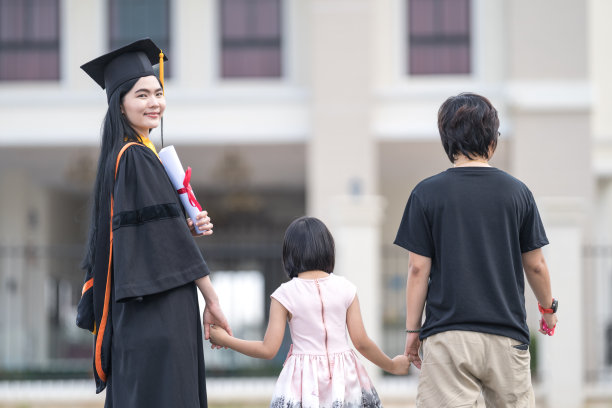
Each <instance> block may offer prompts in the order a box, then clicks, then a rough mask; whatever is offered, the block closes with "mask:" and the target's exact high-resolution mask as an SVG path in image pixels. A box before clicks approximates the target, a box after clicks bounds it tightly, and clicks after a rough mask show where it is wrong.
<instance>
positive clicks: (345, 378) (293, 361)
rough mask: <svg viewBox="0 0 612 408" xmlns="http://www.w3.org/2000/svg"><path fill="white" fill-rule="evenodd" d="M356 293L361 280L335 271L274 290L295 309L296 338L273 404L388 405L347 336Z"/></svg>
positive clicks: (305, 407)
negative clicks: (347, 278)
mask: <svg viewBox="0 0 612 408" xmlns="http://www.w3.org/2000/svg"><path fill="white" fill-rule="evenodd" d="M355 293H356V289H355V285H353V284H352V283H350V282H349V281H348V280H346V279H345V278H342V277H340V276H335V275H333V274H330V275H329V276H327V277H325V278H319V279H300V278H293V279H292V280H290V281H289V282H286V283H283V284H282V285H281V286H280V287H279V288H278V289H276V291H274V293H272V295H271V296H272V298H274V299H276V300H278V301H279V302H280V303H281V304H282V305H283V306H284V307H285V308H286V309H287V310H288V311H289V312H290V313H291V315H292V318H291V320H290V321H289V329H290V330H291V339H292V340H293V344H292V345H291V349H290V351H289V355H288V356H287V360H286V361H285V364H284V366H283V370H282V371H281V373H280V375H279V377H278V381H277V382H276V387H275V389H274V395H273V397H272V402H271V403H270V407H272V408H281V407H283V408H340V407H346V408H349V407H350V408H354V407H355V408H356V407H381V406H382V405H381V403H380V399H379V398H378V394H377V393H376V390H375V389H374V387H373V386H372V382H371V381H370V378H369V377H368V374H367V373H366V370H365V368H364V367H363V365H362V364H361V363H360V362H359V360H358V359H357V356H356V355H355V352H354V351H353V349H352V348H351V346H350V345H349V342H348V338H347V332H346V311H347V309H348V307H349V306H350V305H351V303H352V302H353V299H354V298H355Z"/></svg>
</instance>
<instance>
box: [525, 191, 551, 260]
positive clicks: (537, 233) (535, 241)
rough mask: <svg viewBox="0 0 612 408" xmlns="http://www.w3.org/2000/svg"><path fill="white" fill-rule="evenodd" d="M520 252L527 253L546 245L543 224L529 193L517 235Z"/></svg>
mask: <svg viewBox="0 0 612 408" xmlns="http://www.w3.org/2000/svg"><path fill="white" fill-rule="evenodd" d="M519 240H520V243H521V252H522V253H525V252H529V251H533V250H534V249H538V248H541V247H543V246H544V245H548V238H547V237H546V231H544V224H543V223H542V219H541V218H540V213H539V211H538V206H537V205H536V202H535V199H534V198H533V195H532V194H531V192H530V191H528V197H527V206H526V211H525V216H524V218H523V222H522V224H521V229H520V233H519Z"/></svg>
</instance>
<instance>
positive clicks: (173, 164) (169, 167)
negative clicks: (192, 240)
mask: <svg viewBox="0 0 612 408" xmlns="http://www.w3.org/2000/svg"><path fill="white" fill-rule="evenodd" d="M159 158H160V159H161V161H162V164H163V165H164V168H165V169H166V173H168V177H169V178H170V181H171V182H172V185H173V186H174V188H175V189H176V191H177V192H178V193H179V195H180V197H181V203H182V204H183V208H185V211H186V212H187V214H188V215H189V218H191V220H192V221H193V225H194V227H195V231H196V232H197V233H198V234H202V233H203V231H201V230H200V229H199V228H198V226H197V225H195V222H196V216H197V215H198V214H199V213H200V211H202V207H201V206H200V204H199V203H198V200H196V198H195V195H194V194H193V190H192V188H191V185H190V184H189V182H190V180H191V167H188V168H187V171H185V170H183V165H182V164H181V161H180V160H179V158H178V155H177V154H176V150H174V146H167V147H164V148H163V149H161V150H160V151H159Z"/></svg>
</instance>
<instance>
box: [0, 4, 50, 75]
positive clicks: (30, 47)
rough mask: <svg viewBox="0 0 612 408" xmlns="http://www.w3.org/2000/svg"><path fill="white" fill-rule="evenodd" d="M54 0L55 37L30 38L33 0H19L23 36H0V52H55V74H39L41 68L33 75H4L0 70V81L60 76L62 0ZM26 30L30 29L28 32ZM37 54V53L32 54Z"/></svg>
mask: <svg viewBox="0 0 612 408" xmlns="http://www.w3.org/2000/svg"><path fill="white" fill-rule="evenodd" d="M0 1H3V0H0ZM51 1H54V2H55V6H56V17H57V21H56V24H55V27H54V28H55V30H54V31H55V38H54V39H48V38H46V37H43V38H39V39H36V38H32V37H33V35H32V33H31V31H32V30H31V28H32V25H33V24H34V22H33V21H31V18H29V17H31V10H32V9H33V8H34V7H35V5H34V0H21V2H20V4H22V5H23V10H24V21H23V23H24V25H26V27H25V28H24V36H23V39H21V40H4V39H3V38H2V37H0V54H1V53H3V52H5V51H9V52H10V51H25V52H26V53H30V52H31V53H35V52H36V51H39V52H40V51H43V52H44V51H52V52H54V53H55V54H56V61H57V67H56V70H57V75H53V76H47V77H45V76H41V75H40V74H41V73H42V72H45V70H41V71H40V72H38V73H37V75H36V76H35V77H19V78H16V77H4V75H3V74H2V73H1V72H0V82H13V81H15V82H17V81H19V82H21V81H36V82H39V81H55V82H58V81H60V80H61V78H62V53H61V45H62V27H61V23H62V1H61V0H51ZM28 31H30V32H29V33H28ZM34 55H39V54H34Z"/></svg>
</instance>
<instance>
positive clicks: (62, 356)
mask: <svg viewBox="0 0 612 408" xmlns="http://www.w3.org/2000/svg"><path fill="white" fill-rule="evenodd" d="M246 235H249V234H247V233H245V235H243V237H244V236H246ZM275 236H276V237H277V238H275V239H276V241H274V240H272V239H268V240H263V241H261V240H259V241H258V240H255V239H253V240H250V239H243V242H242V243H232V242H230V241H225V242H224V241H223V240H220V241H206V240H202V241H201V242H200V247H201V249H202V251H203V252H204V255H205V258H206V260H207V262H208V263H209V266H210V267H211V270H213V271H215V272H214V273H213V280H214V279H215V278H214V275H215V274H217V275H220V274H221V273H219V272H220V271H223V273H225V274H232V273H235V274H240V273H243V274H244V273H249V274H250V275H249V276H251V277H253V276H255V277H256V276H260V277H261V282H260V283H259V284H258V285H254V286H255V287H254V288H253V290H256V291H259V292H262V293H260V294H259V295H258V297H257V299H259V300H258V302H257V305H252V304H250V303H249V302H250V301H247V300H245V299H240V297H238V298H236V297H235V296H234V298H233V300H232V302H233V303H234V304H233V306H232V307H233V308H234V309H236V310H237V312H236V313H237V314H240V313H241V310H245V311H248V312H249V313H250V314H247V315H248V316H254V317H253V318H252V319H251V320H249V319H246V320H245V319H242V321H240V322H239V324H237V325H234V324H233V323H232V326H233V329H234V331H235V333H236V335H237V336H240V337H244V338H248V339H261V338H263V334H264V332H265V328H266V325H267V315H268V310H269V301H270V298H269V294H270V293H272V292H273V291H274V289H276V287H278V286H279V285H280V283H282V282H283V281H285V280H286V279H287V278H286V277H285V276H284V272H283V271H282V267H281V263H280V254H281V243H280V239H279V238H278V234H275ZM81 254H82V247H80V246H54V247H46V248H36V247H0V379H3V378H4V379H6V378H83V377H88V376H89V375H90V372H91V344H92V338H91V334H89V333H87V332H86V331H83V330H80V329H78V328H76V326H75V324H74V321H75V313H76V304H77V302H78V299H79V298H80V290H81V285H82V279H83V275H82V271H80V270H79V268H78V263H79V260H80V258H81ZM407 266H408V254H407V252H406V251H404V250H402V249H401V248H398V247H395V246H385V247H383V248H382V274H381V280H382V282H381V293H380V296H379V299H380V302H381V303H380V310H381V311H382V321H383V338H382V344H381V347H382V349H383V350H384V351H385V352H386V353H387V354H391V355H393V354H396V353H398V352H400V351H401V350H403V347H404V341H405V334H404V330H403V329H404V322H405V285H406V274H407ZM582 273H583V276H584V279H583V282H584V286H583V289H584V302H585V303H584V335H585V352H584V355H585V379H586V381H587V382H588V383H609V382H611V381H612V247H611V246H586V247H584V249H583V271H582ZM241 276H243V275H241ZM256 281H257V279H255V280H254V281H253V282H256ZM243 283H244V282H243ZM247 289H248V288H247ZM242 300H244V302H241V301H242ZM245 302H246V303H249V304H246V303H245ZM249 308H257V309H258V310H257V311H256V313H252V312H253V311H252V310H248V309H249ZM238 320H240V319H238ZM289 344H290V336H289V331H288V330H287V333H286V338H285V341H284V342H283V346H282V348H281V350H280V352H279V353H278V355H277V357H276V358H275V359H274V360H271V361H267V360H258V359H252V358H248V357H245V356H242V355H239V354H238V353H233V352H231V351H225V350H221V351H212V350H210V348H207V349H206V351H205V355H206V362H207V369H208V370H209V371H212V372H214V374H215V375H218V376H243V375H246V376H266V375H276V374H277V373H278V371H279V370H280V367H281V366H282V362H283V361H284V357H285V355H286V353H287V351H288V347H289Z"/></svg>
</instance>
